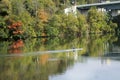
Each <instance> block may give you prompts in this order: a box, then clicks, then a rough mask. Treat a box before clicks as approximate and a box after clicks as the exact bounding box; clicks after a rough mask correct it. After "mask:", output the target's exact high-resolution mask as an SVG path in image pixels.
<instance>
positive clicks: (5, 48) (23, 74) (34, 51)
mask: <svg viewBox="0 0 120 80" xmlns="http://www.w3.org/2000/svg"><path fill="white" fill-rule="evenodd" d="M0 80H120V38H119V36H115V35H112V34H107V35H98V34H97V35H90V36H80V37H77V38H58V37H54V38H39V39H36V38H34V39H27V40H17V41H0Z"/></svg>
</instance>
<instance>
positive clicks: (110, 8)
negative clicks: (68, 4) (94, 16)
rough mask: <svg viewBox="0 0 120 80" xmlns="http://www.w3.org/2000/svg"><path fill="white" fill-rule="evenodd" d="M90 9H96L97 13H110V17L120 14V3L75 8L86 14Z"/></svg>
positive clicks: (86, 5)
mask: <svg viewBox="0 0 120 80" xmlns="http://www.w3.org/2000/svg"><path fill="white" fill-rule="evenodd" d="M91 7H96V8H97V9H98V10H99V11H103V12H111V15H112V16H117V15H118V14H120V11H119V10H120V1H112V2H102V3H94V4H85V5H77V6H76V8H77V9H78V10H79V11H80V12H81V13H85V12H87V11H88V10H89V9H90V8H91Z"/></svg>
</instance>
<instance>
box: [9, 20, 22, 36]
mask: <svg viewBox="0 0 120 80" xmlns="http://www.w3.org/2000/svg"><path fill="white" fill-rule="evenodd" d="M10 23H11V24H10V25H9V26H8V30H9V35H10V36H9V37H14V38H15V37H17V38H18V37H21V35H22V34H23V33H24V31H23V30H22V22H19V21H18V22H14V21H12V22H10Z"/></svg>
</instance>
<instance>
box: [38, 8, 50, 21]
mask: <svg viewBox="0 0 120 80" xmlns="http://www.w3.org/2000/svg"><path fill="white" fill-rule="evenodd" d="M38 17H39V19H40V20H41V22H48V14H47V12H45V10H43V9H41V10H39V12H38Z"/></svg>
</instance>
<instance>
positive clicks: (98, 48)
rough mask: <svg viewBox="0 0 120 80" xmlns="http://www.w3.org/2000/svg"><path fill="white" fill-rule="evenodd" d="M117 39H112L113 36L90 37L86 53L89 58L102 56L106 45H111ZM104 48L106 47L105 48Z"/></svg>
mask: <svg viewBox="0 0 120 80" xmlns="http://www.w3.org/2000/svg"><path fill="white" fill-rule="evenodd" d="M116 40H117V38H115V37H114V38H113V35H104V36H103V35H91V36H90V39H89V43H88V53H89V55H90V56H100V55H103V53H104V52H105V49H107V47H108V46H107V44H106V43H109V44H111V43H112V42H114V41H116ZM105 46H106V47H105Z"/></svg>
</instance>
